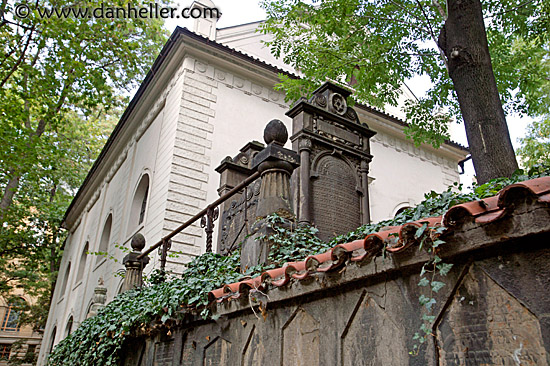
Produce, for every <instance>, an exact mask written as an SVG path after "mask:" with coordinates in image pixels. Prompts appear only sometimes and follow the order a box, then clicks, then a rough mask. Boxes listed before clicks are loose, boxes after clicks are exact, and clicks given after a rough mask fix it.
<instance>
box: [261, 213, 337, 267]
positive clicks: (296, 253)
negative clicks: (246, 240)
mask: <svg viewBox="0 0 550 366" xmlns="http://www.w3.org/2000/svg"><path fill="white" fill-rule="evenodd" d="M267 223H268V226H269V227H270V228H272V229H273V231H274V233H273V234H272V235H269V236H268V237H267V240H269V241H270V242H271V243H272V244H271V247H270V250H269V256H268V260H269V263H270V267H272V268H278V267H282V266H283V264H285V263H286V262H288V261H294V262H296V261H301V260H304V259H306V257H307V256H309V255H315V254H319V253H322V252H325V251H327V250H329V249H330V248H332V247H331V246H330V244H328V243H324V242H323V241H322V240H321V239H319V238H318V237H317V232H319V230H318V229H317V228H315V227H313V226H311V225H305V224H299V223H296V222H293V221H289V220H286V219H284V218H282V217H280V216H278V215H277V214H273V215H270V216H268V217H267ZM261 239H264V238H261Z"/></svg>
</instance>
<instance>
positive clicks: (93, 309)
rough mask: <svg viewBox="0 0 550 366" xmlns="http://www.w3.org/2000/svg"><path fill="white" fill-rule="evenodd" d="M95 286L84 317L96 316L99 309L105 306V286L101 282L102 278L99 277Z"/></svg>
mask: <svg viewBox="0 0 550 366" xmlns="http://www.w3.org/2000/svg"><path fill="white" fill-rule="evenodd" d="M98 282H99V283H98V285H97V287H96V288H95V289H94V296H93V298H92V305H91V306H90V310H89V311H88V315H87V316H86V318H91V317H92V316H96V315H97V313H98V312H99V310H100V309H101V308H102V307H104V306H105V302H107V288H106V287H105V286H104V284H103V279H102V278H100V279H99V281H98Z"/></svg>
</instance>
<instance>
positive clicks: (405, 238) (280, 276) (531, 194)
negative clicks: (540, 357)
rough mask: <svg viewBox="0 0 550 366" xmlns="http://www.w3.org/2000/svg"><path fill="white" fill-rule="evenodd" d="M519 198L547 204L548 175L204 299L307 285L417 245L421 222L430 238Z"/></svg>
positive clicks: (505, 210)
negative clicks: (315, 278) (310, 280)
mask: <svg viewBox="0 0 550 366" xmlns="http://www.w3.org/2000/svg"><path fill="white" fill-rule="evenodd" d="M525 199H526V200H527V201H528V202H536V203H539V204H540V203H542V204H546V205H549V204H550V177H541V178H536V179H532V180H527V181H524V182H520V183H516V184H511V185H509V186H507V187H505V188H504V189H502V190H501V191H500V192H499V193H498V194H497V195H496V196H493V197H489V198H485V199H482V200H479V201H472V202H466V203H462V204H459V205H456V206H453V207H451V208H450V209H449V210H448V211H447V212H446V213H445V214H444V215H443V216H438V217H429V218H426V219H421V220H418V221H414V222H409V223H406V224H403V225H399V226H394V227H388V228H386V230H384V231H380V232H377V233H373V234H370V235H367V236H366V237H365V239H361V240H355V241H352V242H350V243H345V244H338V245H336V246H335V247H333V248H332V249H330V250H328V251H327V252H324V253H321V254H317V255H312V256H309V257H307V258H306V259H305V260H303V261H299V262H290V263H286V264H285V265H284V266H283V267H281V268H276V269H272V270H268V271H265V272H264V273H262V274H261V275H260V276H257V277H255V278H252V279H247V280H244V281H240V282H235V283H231V284H226V285H224V286H223V287H221V288H219V289H216V290H214V291H211V292H210V293H209V294H208V297H209V299H210V300H211V301H217V302H224V301H228V300H231V299H237V298H240V297H241V296H242V295H243V294H246V293H248V292H249V291H250V290H261V291H266V290H267V289H269V287H270V285H271V286H274V287H282V286H285V285H287V284H289V283H290V282H291V281H302V282H304V284H305V285H307V284H308V282H307V281H303V280H305V279H306V278H308V277H311V276H318V275H322V274H324V273H326V272H331V271H336V270H338V271H340V270H341V269H343V268H344V267H347V266H350V265H352V263H359V264H365V263H368V262H370V261H371V259H372V258H374V257H376V256H379V255H381V254H382V250H383V248H384V247H386V251H387V252H389V253H390V255H393V256H399V255H400V253H402V252H405V251H406V249H407V248H409V247H411V246H413V245H417V244H419V238H418V237H417V236H416V235H415V234H416V232H417V230H418V228H420V227H421V226H422V225H424V224H427V227H428V228H429V230H430V232H429V234H430V235H431V236H432V238H434V237H438V236H443V237H448V236H452V235H453V233H455V232H458V231H461V230H464V229H465V228H466V227H469V228H471V225H474V226H476V227H479V226H483V225H487V224H490V223H495V222H498V221H499V220H501V219H504V218H505V217H507V216H508V215H509V214H510V213H512V212H513V211H514V210H515V208H516V207H517V206H518V205H520V204H521V202H522V200H525ZM469 225H470V226H469ZM441 226H444V229H443V230H442V231H439V230H438V231H436V230H434V228H437V227H441ZM504 239H506V238H504Z"/></svg>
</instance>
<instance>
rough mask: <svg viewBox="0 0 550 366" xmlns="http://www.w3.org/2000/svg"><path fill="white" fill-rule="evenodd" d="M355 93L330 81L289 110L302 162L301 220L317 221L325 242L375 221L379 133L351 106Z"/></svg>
mask: <svg viewBox="0 0 550 366" xmlns="http://www.w3.org/2000/svg"><path fill="white" fill-rule="evenodd" d="M350 94H351V92H350V91H348V90H346V89H344V88H342V87H340V86H338V85H336V84H333V83H331V82H326V83H324V84H323V85H322V86H321V87H319V88H318V89H317V90H315V91H314V92H313V95H312V97H311V98H310V99H309V100H306V99H305V98H302V99H301V100H299V101H298V102H297V103H296V104H295V105H294V106H293V107H292V108H291V109H290V111H288V112H287V116H289V117H291V118H292V119H293V122H292V132H293V135H292V136H291V138H290V139H291V141H292V148H293V150H296V151H299V153H300V160H301V166H300V169H299V170H297V171H296V172H295V173H294V176H293V179H294V187H295V188H296V190H295V197H294V201H295V205H296V212H297V216H298V220H299V221H300V222H307V223H311V224H315V226H316V227H317V228H318V229H319V236H320V237H321V238H322V239H325V240H326V239H329V238H331V237H333V236H335V235H338V234H343V233H345V232H348V231H350V230H353V229H356V228H357V227H359V226H361V225H363V224H367V223H369V222H370V214H369V192H368V171H369V163H370V161H371V160H372V155H371V154H370V145H369V139H370V138H371V137H372V136H374V135H375V134H376V132H374V131H372V130H370V129H369V127H368V126H367V125H366V124H363V123H361V122H359V117H358V116H357V113H356V112H355V110H354V109H353V108H351V107H349V106H348V105H347V103H346V98H347V97H348V96H349V95H350Z"/></svg>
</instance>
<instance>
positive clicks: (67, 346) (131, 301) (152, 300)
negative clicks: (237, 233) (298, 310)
mask: <svg viewBox="0 0 550 366" xmlns="http://www.w3.org/2000/svg"><path fill="white" fill-rule="evenodd" d="M543 175H544V176H547V175H550V168H546V169H542V170H538V171H534V172H530V175H524V174H523V173H522V172H518V173H517V174H516V175H514V176H513V177H512V178H502V179H497V180H493V181H491V182H489V183H487V184H484V185H481V186H477V187H475V188H474V189H473V191H472V192H468V193H462V192H455V190H457V189H459V188H461V187H453V188H452V189H449V190H447V191H445V192H443V193H442V194H440V195H438V194H436V193H434V192H430V193H429V194H426V199H425V200H424V201H423V202H422V203H421V204H420V205H418V206H417V207H415V208H411V209H408V210H405V211H404V212H402V213H401V214H399V215H397V216H396V217H395V218H393V219H391V220H385V221H383V222H380V223H378V224H370V225H366V226H362V227H360V228H358V229H357V230H355V231H353V232H351V233H348V234H346V235H341V236H339V237H336V238H334V239H333V240H331V241H330V242H328V243H324V242H322V241H321V240H320V239H319V238H318V237H317V236H316V233H317V229H316V228H314V227H311V226H309V225H300V224H296V223H295V222H292V221H289V220H288V219H285V218H282V217H280V216H278V215H276V214H273V215H270V216H268V217H267V222H268V225H269V227H271V229H272V231H273V233H272V234H270V235H269V236H268V237H267V239H268V240H270V241H271V242H272V247H271V251H270V254H269V260H270V261H271V263H270V264H268V265H266V266H256V267H253V268H249V269H248V270H247V272H246V273H245V274H242V273H241V271H240V257H239V253H240V252H239V250H235V251H234V252H233V253H231V254H230V255H228V256H222V255H219V254H214V253H205V254H203V255H201V256H199V257H196V258H194V259H193V261H191V262H190V263H188V264H187V267H186V269H185V271H184V273H183V275H182V276H181V277H172V278H169V279H167V280H166V281H164V282H162V280H163V278H164V276H165V275H164V274H162V273H158V272H157V273H153V274H152V275H150V276H149V279H148V282H147V285H146V286H144V287H142V288H140V289H135V290H131V291H128V292H125V293H123V294H121V295H118V296H117V297H116V298H115V299H114V300H113V301H112V302H110V303H109V304H107V305H106V306H105V307H104V308H103V309H102V310H101V311H100V312H99V314H98V315H97V316H95V317H93V318H90V319H87V320H85V321H84V322H83V323H82V324H81V325H80V327H79V328H78V329H76V330H75V331H74V332H73V333H72V334H71V335H70V336H69V337H67V338H65V339H64V340H63V341H61V342H60V343H59V344H58V345H57V346H56V347H55V349H54V351H53V353H52V354H51V356H50V360H49V364H48V365H50V366H61V365H67V366H68V365H73V364H78V365H82V366H91V365H117V364H118V363H117V362H118V361H119V357H120V351H121V347H122V344H123V342H124V340H125V339H127V337H129V336H135V335H138V334H147V333H149V332H151V331H153V330H154V328H155V327H159V326H161V324H163V323H164V325H163V326H164V327H165V331H167V330H169V329H170V327H171V324H173V322H171V320H170V319H174V318H175V319H177V318H180V317H183V316H184V315H185V314H194V315H196V316H200V317H202V318H208V317H209V316H210V308H209V307H208V305H209V301H208V292H210V291H212V290H215V289H217V288H220V287H221V286H223V285H224V284H228V283H233V282H236V281H239V280H241V279H242V278H243V277H249V276H250V277H252V276H257V275H259V274H261V272H262V271H265V270H266V269H270V268H274V267H280V266H282V265H284V264H285V263H287V262H295V261H301V260H304V259H305V258H306V257H307V256H309V255H314V254H319V253H322V252H325V251H327V250H329V249H330V248H332V247H333V246H334V245H336V244H338V243H344V242H349V241H352V240H356V239H359V238H364V237H365V236H366V235H367V234H370V233H372V232H376V231H379V230H380V229H381V228H382V227H384V226H389V225H402V224H404V223H407V222H411V221H415V220H418V219H420V218H423V217H428V216H434V215H440V214H442V213H443V212H445V211H446V210H447V209H448V208H449V207H450V206H452V205H455V204H458V203H461V202H465V201H470V200H475V199H480V198H484V197H488V196H492V195H494V194H496V193H497V192H498V190H500V189H501V188H502V187H504V186H506V185H509V184H512V183H514V182H517V181H521V180H525V179H529V178H535V177H538V176H543ZM434 230H436V231H441V230H442V228H436V229H434ZM429 234H430V230H428V227H427V225H423V226H421V227H420V228H419V229H418V230H417V232H416V237H417V238H419V239H420V240H421V242H422V245H421V250H425V251H427V252H428V253H429V254H430V258H431V259H430V260H429V261H428V262H427V263H426V264H425V265H424V266H423V268H422V271H421V274H420V281H419V284H418V285H419V286H420V287H421V288H426V289H427V290H428V293H427V294H422V295H421V296H420V298H419V303H420V305H421V306H422V307H423V308H424V309H425V312H424V314H423V317H422V321H423V324H422V327H421V331H420V333H418V334H417V335H415V340H417V341H418V342H419V343H420V344H422V343H424V342H425V341H426V339H427V337H428V336H429V335H430V334H431V323H433V321H434V320H435V317H434V316H433V315H432V314H431V312H432V311H433V309H434V305H435V304H436V300H435V298H434V293H437V292H438V291H440V290H441V289H442V288H443V287H444V286H445V284H444V282H442V281H440V280H439V278H440V277H444V276H446V275H447V274H448V272H449V271H450V270H451V268H452V264H448V263H443V262H442V260H441V258H440V257H439V256H438V254H437V253H438V250H439V247H440V246H441V245H444V242H443V241H442V240H439V239H432V237H431V236H430V235H429ZM261 239H266V238H265V237H263V238H261ZM436 275H437V276H438V277H436Z"/></svg>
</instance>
